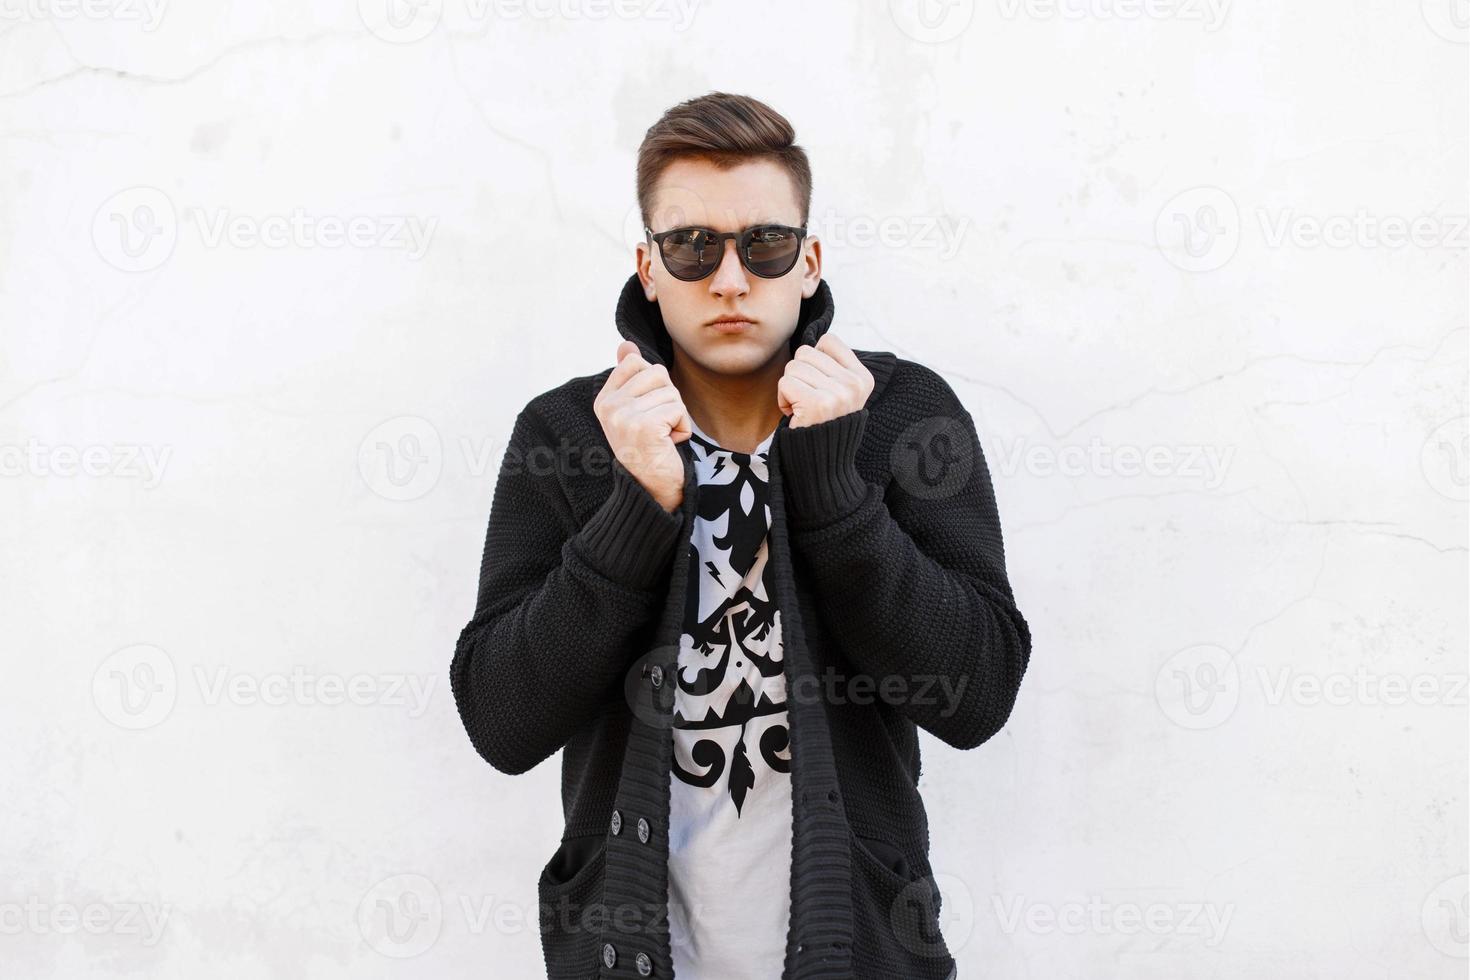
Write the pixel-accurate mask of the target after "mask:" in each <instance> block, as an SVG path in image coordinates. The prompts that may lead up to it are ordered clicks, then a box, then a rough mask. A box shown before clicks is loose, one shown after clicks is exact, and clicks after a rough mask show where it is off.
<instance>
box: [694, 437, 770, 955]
mask: <svg viewBox="0 0 1470 980" xmlns="http://www.w3.org/2000/svg"><path fill="white" fill-rule="evenodd" d="M775 434H776V433H775V431H774V430H773V431H772V432H771V434H770V435H769V436H767V437H766V438H765V440H764V441H762V442H761V444H760V445H759V446H758V447H756V450H755V452H754V453H750V454H746V453H737V452H734V451H731V450H727V449H723V448H721V447H720V446H719V445H717V444H716V443H715V442H714V440H712V439H710V438H709V437H708V436H707V435H705V434H704V432H702V431H701V430H700V429H699V427H698V426H694V427H693V435H692V436H691V437H690V444H691V446H692V447H693V453H694V468H695V474H696V479H697V481H698V483H699V486H700V489H699V510H698V513H697V514H696V515H695V520H694V531H693V534H692V535H691V539H690V547H691V548H692V549H694V553H693V554H691V556H690V558H691V561H690V583H689V591H688V598H687V603H686V611H685V615H684V631H683V634H682V635H681V637H680V639H679V658H678V662H679V667H678V670H677V672H676V673H677V677H678V686H677V687H676V689H675V693H674V721H673V739H674V762H673V772H672V774H671V776H670V780H669V783H670V819H669V929H670V938H671V940H672V942H673V958H674V977H675V980H746V978H749V980H771V978H773V977H779V976H780V975H781V968H782V965H783V963H784V961H785V955H786V934H787V929H788V926H789V923H790V913H791V744H790V730H789V729H788V727H787V714H786V676H785V674H784V673H783V672H782V668H783V656H782V644H781V613H780V610H778V609H776V608H775V602H774V598H773V596H774V589H773V588H772V587H771V584H770V582H769V576H768V575H767V573H766V569H767V565H768V563H767V560H766V559H767V554H768V552H767V548H768V545H769V537H768V532H769V529H770V525H771V508H770V484H769V476H768V473H767V470H766V458H767V454H768V452H769V450H770V446H771V441H772V439H773V438H774V437H775ZM696 580H697V586H696V584H695V583H696Z"/></svg>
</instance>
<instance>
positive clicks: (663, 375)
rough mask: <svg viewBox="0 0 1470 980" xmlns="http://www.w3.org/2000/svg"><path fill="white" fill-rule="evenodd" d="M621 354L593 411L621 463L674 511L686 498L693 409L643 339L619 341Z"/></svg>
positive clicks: (664, 504) (594, 404) (665, 507)
mask: <svg viewBox="0 0 1470 980" xmlns="http://www.w3.org/2000/svg"><path fill="white" fill-rule="evenodd" d="M617 358H618V363H617V366H616V367H614V368H613V369H612V373H611V374H609V375H608V377H607V382H606V383H605V384H604V385H603V386H602V391H600V392H598V394H597V397H596V398H595V399H593V401H592V410H593V411H594V412H595V413H596V414H597V420H598V421H599V422H601V423H602V433H603V435H604V436H606V437H607V443H608V445H609V446H610V447H611V448H612V452H613V455H614V456H615V457H617V460H618V462H620V463H622V464H623V466H624V467H625V468H626V469H627V470H628V472H629V473H631V474H632V475H633V476H634V478H636V479H637V480H638V482H639V483H640V484H642V485H643V489H645V490H647V491H648V492H649V494H650V495H651V496H652V497H653V499H655V500H657V501H658V502H659V503H660V504H661V505H662V506H663V508H664V510H666V511H669V512H670V513H672V512H674V511H676V510H678V509H679V505H680V504H681V503H683V501H684V460H683V458H682V457H680V455H679V450H678V448H677V444H678V443H680V442H683V441H684V440H685V439H688V438H689V436H690V434H691V432H692V430H691V428H690V425H691V420H690V417H689V412H688V411H687V410H686V409H685V408H684V400H683V398H681V397H680V395H679V390H678V389H677V388H675V387H674V383H673V382H672V381H671V380H670V379H669V371H668V368H666V367H664V366H663V365H662V364H650V363H649V362H648V361H647V360H645V359H644V357H643V355H642V354H640V353H639V352H638V345H637V344H635V343H633V342H632V341H631V340H625V341H623V342H622V343H620V344H618V350H617Z"/></svg>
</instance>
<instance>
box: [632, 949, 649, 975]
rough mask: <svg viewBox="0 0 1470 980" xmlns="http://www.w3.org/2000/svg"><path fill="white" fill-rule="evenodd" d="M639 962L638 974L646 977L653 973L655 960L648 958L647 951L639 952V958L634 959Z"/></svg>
mask: <svg viewBox="0 0 1470 980" xmlns="http://www.w3.org/2000/svg"><path fill="white" fill-rule="evenodd" d="M633 962H634V963H637V964H638V975H639V976H640V977H646V976H649V975H650V974H652V973H653V960H650V959H649V958H648V954H647V953H639V954H638V958H637V959H635V960H634V961H633Z"/></svg>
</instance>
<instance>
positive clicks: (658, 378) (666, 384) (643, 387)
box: [621, 364, 674, 396]
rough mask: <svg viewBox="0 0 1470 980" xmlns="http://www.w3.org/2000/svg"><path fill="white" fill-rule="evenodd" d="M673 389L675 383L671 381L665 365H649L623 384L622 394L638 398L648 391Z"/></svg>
mask: <svg viewBox="0 0 1470 980" xmlns="http://www.w3.org/2000/svg"><path fill="white" fill-rule="evenodd" d="M673 387H674V384H673V382H672V381H670V380H669V372H668V370H667V369H665V368H664V367H663V365H660V364H649V365H647V366H645V367H644V368H643V370H641V371H639V372H638V373H637V374H636V375H634V376H633V377H631V378H629V379H628V380H627V381H626V382H625V383H624V384H623V387H622V388H621V393H622V394H625V395H629V396H637V395H641V394H643V393H644V392H646V391H653V390H654V389H655V388H673Z"/></svg>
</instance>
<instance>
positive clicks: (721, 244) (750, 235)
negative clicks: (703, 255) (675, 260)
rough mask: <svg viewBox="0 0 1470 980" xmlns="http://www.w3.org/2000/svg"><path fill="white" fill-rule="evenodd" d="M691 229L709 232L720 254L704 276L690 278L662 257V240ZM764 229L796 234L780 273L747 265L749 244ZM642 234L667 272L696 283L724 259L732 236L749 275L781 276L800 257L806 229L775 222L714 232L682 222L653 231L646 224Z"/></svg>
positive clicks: (737, 252) (767, 277)
mask: <svg viewBox="0 0 1470 980" xmlns="http://www.w3.org/2000/svg"><path fill="white" fill-rule="evenodd" d="M690 231H698V232H703V233H704V234H705V235H708V236H709V237H710V238H711V239H712V240H713V241H714V243H715V250H714V251H715V254H716V255H718V256H719V258H718V259H716V260H715V264H714V265H712V266H710V267H709V271H708V272H706V273H704V274H703V275H699V276H694V277H693V278H689V277H687V276H681V275H679V274H678V273H677V272H675V271H674V270H673V269H672V268H670V267H669V263H668V261H667V260H666V259H665V258H664V239H666V238H668V237H669V236H670V235H676V234H679V233H680V232H690ZM763 231H784V232H788V233H790V234H793V235H795V236H796V248H795V249H794V250H793V251H792V253H791V264H790V265H788V266H787V267H786V268H784V269H782V270H781V271H780V272H778V273H775V274H773V275H765V274H764V273H761V272H757V271H756V270H755V269H752V268H751V267H750V255H749V249H750V243H751V241H752V240H753V239H754V238H755V236H756V235H757V234H758V233H759V232H763ZM643 234H645V235H647V236H648V237H649V239H651V240H652V241H653V242H654V243H655V244H657V245H658V257H659V261H661V262H663V264H664V268H665V269H668V272H669V275H671V276H673V277H674V278H675V279H678V280H680V281H681V282H699V281H701V280H704V279H708V278H709V277H710V276H711V275H713V274H714V271H715V270H716V269H718V268H719V267H720V263H721V262H723V261H724V258H725V243H726V242H727V241H729V240H731V239H734V240H735V254H736V255H738V256H739V257H740V264H741V265H743V266H745V271H746V272H749V273H750V274H751V275H753V276H757V277H759V278H761V279H780V278H781V277H782V276H784V275H786V274H787V273H788V272H790V271H791V270H792V269H793V268H795V266H796V260H797V259H799V258H801V246H802V243H803V242H805V241H806V236H807V230H806V229H805V228H796V227H793V226H791V225H778V224H763V225H751V226H750V227H749V228H745V229H742V230H740V231H715V230H714V229H713V228H704V227H701V226H699V225H685V226H683V227H681V228H670V229H669V230H668V231H661V232H658V233H657V234H655V233H654V231H653V229H651V228H649V227H647V226H646V225H645V226H644V228H643Z"/></svg>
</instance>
